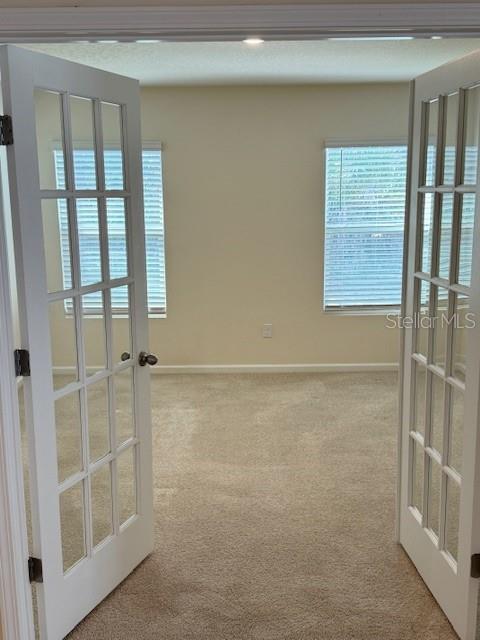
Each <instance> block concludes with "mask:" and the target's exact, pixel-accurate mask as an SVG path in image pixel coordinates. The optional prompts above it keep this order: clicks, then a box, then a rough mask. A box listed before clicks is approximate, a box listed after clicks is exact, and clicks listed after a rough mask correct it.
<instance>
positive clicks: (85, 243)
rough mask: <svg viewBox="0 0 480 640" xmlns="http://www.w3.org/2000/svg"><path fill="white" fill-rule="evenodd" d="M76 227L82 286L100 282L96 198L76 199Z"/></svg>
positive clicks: (100, 266) (100, 265) (98, 228)
mask: <svg viewBox="0 0 480 640" xmlns="http://www.w3.org/2000/svg"><path fill="white" fill-rule="evenodd" d="M76 205H77V227H78V249H79V252H80V273H81V280H82V286H86V285H90V284H96V283H97V282H101V280H102V263H101V257H100V226H99V220H98V202H97V200H96V198H78V199H77V201H76Z"/></svg>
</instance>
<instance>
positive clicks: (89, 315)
mask: <svg viewBox="0 0 480 640" xmlns="http://www.w3.org/2000/svg"><path fill="white" fill-rule="evenodd" d="M65 317H67V318H73V315H72V314H71V313H68V314H66V316H65ZM166 317H167V314H166V313H149V314H148V319H149V320H155V319H157V318H160V319H166ZM112 318H113V319H114V320H128V318H129V316H128V315H126V314H119V313H114V314H113V316H112ZM83 319H84V320H103V316H102V315H96V314H95V313H86V314H85V315H84V316H83Z"/></svg>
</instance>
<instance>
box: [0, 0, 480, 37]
mask: <svg viewBox="0 0 480 640" xmlns="http://www.w3.org/2000/svg"><path fill="white" fill-rule="evenodd" d="M252 35H256V36H261V37H263V38H266V39H268V38H270V39H283V40H289V39H297V40H298V39H311V38H322V37H324V38H327V37H336V36H339V37H355V36H356V37H360V36H365V37H368V36H387V35H390V36H397V37H398V36H409V35H410V36H418V37H429V36H432V35H444V36H452V37H453V36H460V37H465V36H469V35H471V36H478V35H480V4H479V3H478V2H471V3H456V2H447V3H438V2H429V3H416V2H408V3H407V2H405V3H403V2H398V3H395V4H382V3H355V4H317V5H312V4H293V3H292V4H286V5H254V6H252V5H221V6H193V7H188V6H161V7H141V6H140V7H139V6H135V4H132V5H131V6H125V7H118V6H116V7H114V6H112V7H101V6H97V7H43V8H41V7H32V8H14V7H8V8H7V7H5V8H0V40H1V41H3V42H35V41H37V42H55V41H57V42H69V41H74V40H79V39H95V38H102V37H103V38H104V37H114V38H115V39H119V40H122V41H131V40H135V39H137V38H141V37H144V38H158V39H162V40H163V39H164V40H186V41H195V40H237V39H239V38H244V37H246V36H252Z"/></svg>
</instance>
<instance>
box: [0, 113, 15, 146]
mask: <svg viewBox="0 0 480 640" xmlns="http://www.w3.org/2000/svg"><path fill="white" fill-rule="evenodd" d="M9 144H13V125H12V116H0V145H1V146H2V147H5V146H7V145H9Z"/></svg>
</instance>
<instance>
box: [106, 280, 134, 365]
mask: <svg viewBox="0 0 480 640" xmlns="http://www.w3.org/2000/svg"><path fill="white" fill-rule="evenodd" d="M129 289H130V288H129V287H128V286H127V285H125V286H123V287H114V288H113V289H111V296H112V311H113V317H112V347H113V354H112V358H113V362H114V364H115V363H118V362H120V361H121V360H122V355H123V354H125V353H128V354H131V353H132V332H131V317H130V291H129Z"/></svg>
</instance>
